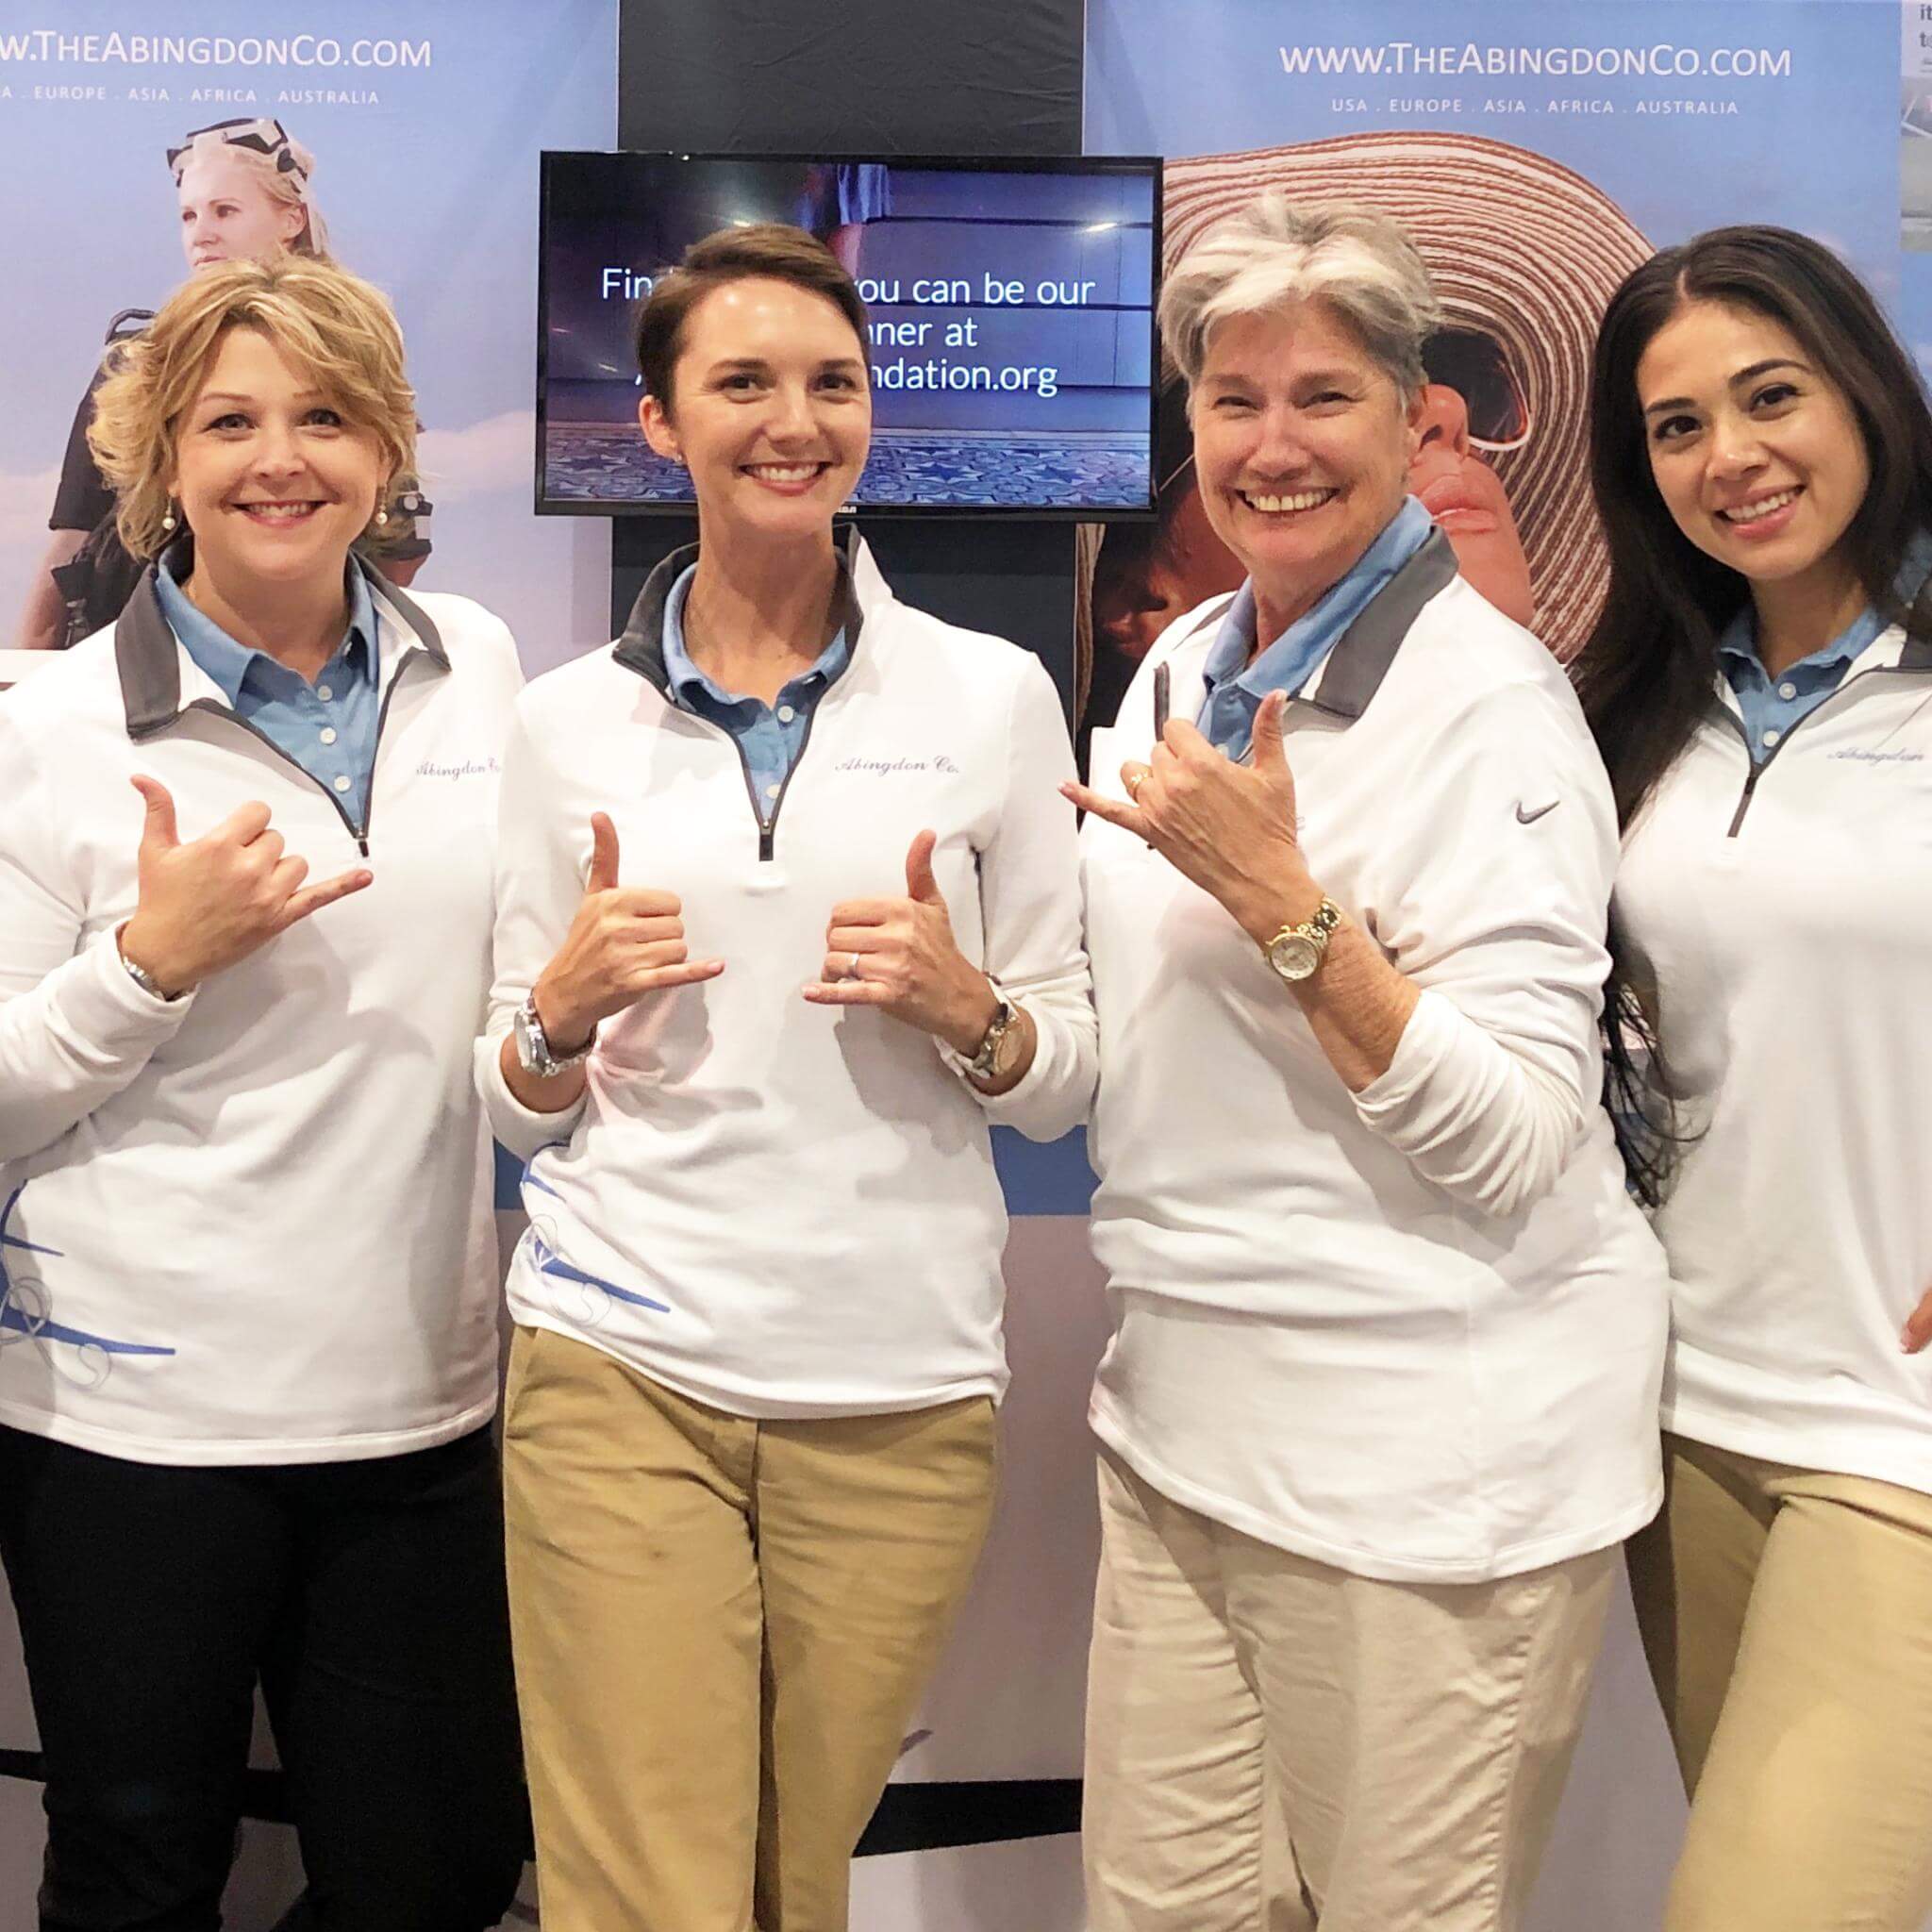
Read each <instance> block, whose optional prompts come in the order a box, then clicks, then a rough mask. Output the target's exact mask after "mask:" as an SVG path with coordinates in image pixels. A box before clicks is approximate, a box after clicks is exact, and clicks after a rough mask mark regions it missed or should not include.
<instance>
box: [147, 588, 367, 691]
mask: <svg viewBox="0 0 1932 1932" xmlns="http://www.w3.org/2000/svg"><path fill="white" fill-rule="evenodd" d="M181 591H182V594H183V595H184V596H185V597H186V598H187V599H188V601H189V602H190V603H191V604H192V605H193V606H194V608H196V609H197V610H199V611H200V612H201V614H202V615H203V616H204V617H206V618H208V620H209V621H210V622H211V623H214V624H217V625H220V626H221V627H222V629H223V630H225V632H226V633H227V634H228V635H229V636H230V637H231V638H233V639H234V640H235V641H236V642H237V643H238V644H240V645H242V647H243V649H245V650H251V651H259V652H261V653H262V654H263V656H264V657H269V658H274V659H275V662H276V663H277V664H282V665H286V666H287V667H288V669H289V670H291V671H292V672H294V673H295V674H296V675H298V676H300V677H306V678H307V679H308V682H309V683H310V684H313V683H314V682H315V680H316V679H317V678H318V677H319V676H321V675H322V670H323V666H324V665H325V664H326V663H327V662H328V661H329V659H330V658H333V657H334V656H335V654H336V652H337V651H338V650H339V649H341V642H342V638H343V635H344V634H345V633H346V632H347V630H348V628H349V598H348V592H347V591H346V590H345V589H344V587H343V572H342V566H341V563H338V564H337V565H336V566H335V569H334V571H333V573H332V574H327V575H317V576H314V577H311V578H305V579H302V580H299V581H297V582H294V583H283V582H279V581H277V582H264V581H263V580H262V579H260V578H238V577H236V576H234V575H232V574H228V575H225V574H224V573H223V572H222V571H220V570H219V569H218V568H216V567H213V566H211V565H210V564H209V563H208V561H207V560H206V559H205V558H199V557H197V558H196V559H195V563H194V570H193V573H192V575H190V577H189V578H188V580H187V582H186V583H184V584H183V585H182V586H181Z"/></svg>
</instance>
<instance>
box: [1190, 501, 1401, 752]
mask: <svg viewBox="0 0 1932 1932" xmlns="http://www.w3.org/2000/svg"><path fill="white" fill-rule="evenodd" d="M1434 528H1435V525H1434V523H1433V522H1432V521H1431V519H1430V516H1429V513H1428V511H1427V510H1425V509H1424V508H1423V507H1422V505H1421V504H1420V503H1418V502H1417V501H1416V499H1415V498H1414V497H1412V496H1406V497H1404V498H1403V500H1402V508H1400V509H1398V510H1397V511H1396V512H1395V514H1394V515H1393V516H1392V517H1391V518H1390V519H1389V521H1388V523H1387V524H1385V525H1383V527H1382V534H1381V535H1380V536H1379V537H1377V538H1376V539H1375V541H1374V542H1373V543H1371V544H1370V545H1369V547H1368V548H1367V549H1366V550H1365V551H1363V552H1362V554H1361V557H1360V558H1358V559H1357V563H1356V566H1355V568H1354V569H1353V570H1351V571H1350V572H1349V573H1348V575H1346V576H1344V577H1343V578H1341V581H1340V582H1339V583H1336V584H1333V585H1331V586H1330V587H1329V589H1328V590H1327V591H1324V593H1323V595H1322V596H1321V597H1320V598H1318V599H1317V600H1316V603H1315V605H1314V608H1312V609H1310V610H1307V611H1305V612H1303V614H1302V615H1301V616H1300V617H1298V618H1296V619H1295V621H1294V622H1293V623H1292V624H1291V625H1289V627H1288V628H1287V629H1286V630H1285V631H1283V632H1282V633H1281V635H1280V636H1279V637H1278V638H1276V639H1275V640H1274V642H1273V643H1271V644H1270V645H1269V646H1268V647H1267V649H1266V650H1264V651H1260V652H1258V653H1257V652H1256V651H1255V586H1254V584H1253V582H1252V581H1250V582H1248V583H1245V584H1243V585H1242V586H1241V589H1240V591H1237V592H1236V593H1235V600H1234V602H1233V604H1231V605H1230V606H1229V607H1228V611H1227V615H1226V616H1225V617H1224V618H1223V619H1222V620H1221V628H1220V630H1218V631H1217V632H1216V633H1215V637H1214V641H1213V643H1212V644H1210V645H1209V646H1208V661H1207V663H1206V665H1205V666H1204V667H1203V675H1204V677H1205V678H1206V680H1207V685H1208V695H1207V697H1206V699H1205V700H1204V701H1203V703H1202V706H1201V714H1200V717H1199V718H1198V719H1197V720H1196V722H1197V723H1198V724H1199V725H1200V727H1201V730H1202V733H1203V735H1204V736H1205V737H1207V738H1208V740H1209V741H1210V742H1212V743H1214V744H1217V745H1219V746H1220V748H1221V749H1222V750H1223V751H1224V752H1225V753H1226V754H1227V756H1228V757H1229V758H1245V757H1246V756H1247V752H1248V735H1249V733H1250V732H1251V731H1252V730H1253V729H1254V726H1255V713H1256V712H1257V711H1258V710H1259V709H1260V708H1261V700H1262V699H1263V698H1264V697H1266V696H1267V695H1268V693H1269V692H1270V691H1287V692H1288V693H1289V695H1290V696H1293V694H1294V693H1295V692H1296V691H1300V690H1301V688H1302V686H1303V685H1305V684H1306V683H1307V681H1308V679H1309V678H1310V677H1312V676H1313V675H1315V672H1316V670H1317V668H1318V667H1319V666H1320V664H1321V662H1322V660H1323V658H1325V657H1327V655H1328V653H1329V652H1330V651H1331V650H1333V649H1334V648H1335V645H1336V644H1337V642H1338V641H1340V640H1341V634H1342V632H1343V631H1345V630H1346V629H1347V628H1348V627H1349V625H1352V624H1353V623H1354V622H1355V621H1356V619H1357V617H1359V616H1360V615H1361V614H1362V611H1363V610H1364V609H1365V608H1367V606H1368V603H1369V600H1370V599H1371V598H1372V597H1374V594H1375V592H1376V591H1379V590H1381V589H1382V588H1383V586H1384V585H1385V584H1387V583H1388V581H1389V579H1390V578H1391V577H1392V576H1393V575H1395V573H1396V572H1397V571H1399V570H1400V569H1401V568H1402V566H1403V565H1404V564H1405V563H1407V561H1408V559H1409V558H1411V557H1413V556H1414V555H1415V554H1416V552H1417V551H1418V550H1420V549H1421V548H1422V547H1423V545H1424V543H1426V542H1427V541H1429V532H1430V531H1431V530H1433V529H1434ZM1251 655H1252V656H1253V657H1254V662H1253V663H1252V664H1251V663H1249V662H1248V659H1249V657H1250V656H1251Z"/></svg>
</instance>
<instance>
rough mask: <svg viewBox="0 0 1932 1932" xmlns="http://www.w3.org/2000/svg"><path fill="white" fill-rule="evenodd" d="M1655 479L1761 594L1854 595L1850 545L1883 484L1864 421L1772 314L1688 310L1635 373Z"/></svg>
mask: <svg viewBox="0 0 1932 1932" xmlns="http://www.w3.org/2000/svg"><path fill="white" fill-rule="evenodd" d="M1637 397H1638V406H1639V407H1640V408H1641V409H1642V411H1643V419H1644V437H1645V441H1646V444H1647V446H1648V448H1649V451H1650V470H1651V475H1653V476H1654V477H1655V478H1656V479H1657V493H1658V494H1659V495H1660V496H1661V497H1662V498H1663V500H1664V506H1665V508H1667V509H1669V511H1670V513H1671V516H1672V518H1673V520H1674V522H1675V524H1676V525H1677V527H1678V528H1679V529H1680V530H1682V531H1683V533H1684V535H1685V536H1686V537H1688V538H1689V539H1690V540H1691V542H1692V543H1694V544H1695V545H1696V546H1697V548H1698V549H1700V550H1701V551H1703V552H1704V553H1705V555H1706V556H1707V557H1713V558H1716V559H1717V560H1718V562H1720V563H1723V564H1728V565H1729V566H1730V568H1731V569H1732V570H1735V571H1737V572H1739V573H1740V574H1741V575H1743V576H1745V577H1748V578H1749V579H1750V580H1751V583H1752V586H1753V589H1754V591H1757V590H1758V589H1759V588H1761V587H1771V586H1777V587H1781V588H1782V589H1783V590H1785V591H1790V590H1793V589H1816V590H1819V591H1822V592H1824V594H1826V595H1827V596H1830V597H1833V598H1836V597H1838V596H1840V595H1849V594H1851V593H1852V591H1854V590H1855V588H1856V578H1855V574H1854V572H1853V571H1852V570H1851V568H1850V566H1849V565H1848V563H1847V561H1846V558H1845V554H1844V536H1845V532H1846V530H1847V529H1848V528H1849V527H1850V525H1851V523H1852V519H1853V518H1854V517H1856V516H1857V513H1858V508H1859V506H1860V505H1861V504H1862V503H1863V502H1864V500H1865V492H1866V491H1867V489H1868V488H1869V487H1870V485H1871V481H1872V465H1871V459H1870V458H1869V456H1868V455H1867V453H1866V449H1865V440H1864V438H1863V436H1862V435H1860V433H1859V429H1858V424H1857V418H1856V417H1855V416H1854V415H1853V413H1852V409H1851V406H1850V404H1849V403H1847V402H1846V400H1845V397H1844V393H1843V391H1840V389H1839V387H1838V386H1837V384H1836V383H1834V382H1832V381H1831V380H1830V378H1829V377H1828V376H1826V375H1824V372H1823V371H1822V370H1821V369H1819V368H1817V367H1816V365H1815V364H1814V363H1813V361H1812V360H1811V358H1810V357H1809V356H1808V355H1807V353H1806V351H1805V349H1804V347H1803V346H1802V345H1801V344H1800V343H1799V341H1798V340H1797V338H1796V337H1794V336H1793V335H1792V334H1791V333H1790V330H1789V329H1787V328H1785V327H1784V326H1783V325H1781V324H1779V323H1776V322H1774V321H1772V320H1771V318H1770V317H1769V316H1765V315H1760V314H1757V312H1756V311H1754V310H1752V309H1748V308H1732V307H1729V306H1728V305H1725V304H1723V303H1718V302H1689V303H1686V304H1685V305H1684V307H1683V308H1680V309H1679V310H1678V311H1677V313H1676V314H1675V315H1674V316H1673V317H1672V318H1671V320H1670V321H1669V322H1667V323H1666V324H1665V325H1663V327H1662V328H1660V329H1658V330H1657V334H1656V335H1655V336H1653V337H1652V338H1651V340H1650V344H1649V346H1648V347H1647V348H1646V349H1645V350H1644V352H1643V355H1642V358H1641V360H1640V361H1639V362H1638V365H1637Z"/></svg>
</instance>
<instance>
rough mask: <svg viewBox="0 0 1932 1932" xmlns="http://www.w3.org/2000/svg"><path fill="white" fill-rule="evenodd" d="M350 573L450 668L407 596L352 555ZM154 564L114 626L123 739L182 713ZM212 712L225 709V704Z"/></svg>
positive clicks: (176, 661) (177, 652) (171, 637)
mask: <svg viewBox="0 0 1932 1932" xmlns="http://www.w3.org/2000/svg"><path fill="white" fill-rule="evenodd" d="M349 565H350V568H351V569H352V570H359V571H360V572H361V573H362V575H363V577H364V579H365V580H366V581H367V583H368V585H369V594H370V596H371V597H372V598H373V599H374V600H375V603H376V604H377V605H378V606H380V605H383V604H387V605H389V607H390V608H391V609H392V610H394V611H395V613H396V614H397V616H399V617H400V618H401V619H402V620H403V622H404V623H405V624H407V625H408V626H409V628H410V629H411V630H412V631H414V632H415V634H416V641H417V642H418V643H419V644H420V645H421V646H422V647H423V649H424V650H425V651H426V652H427V653H428V654H429V656H430V657H431V658H434V659H435V660H436V662H437V664H438V665H439V666H441V669H443V670H444V671H447V670H448V669H449V653H448V652H447V651H445V650H444V649H443V646H442V636H441V632H439V631H438V629H437V628H436V625H434V624H433V623H431V621H430V619H429V614H428V612H426V611H425V609H424V608H423V607H422V606H421V605H420V604H418V603H416V602H415V601H414V599H412V598H409V597H406V596H404V594H403V593H402V591H399V590H397V588H396V587H395V585H393V584H392V583H391V582H390V580H389V579H388V578H387V577H386V576H384V575H382V573H381V572H380V571H378V570H376V569H375V568H374V567H373V566H372V565H371V564H369V563H368V562H367V561H366V560H365V559H363V558H358V557H352V558H350V559H349ZM154 574H155V566H154V565H153V564H150V565H149V566H148V567H147V569H146V570H145V571H143V572H142V578H141V581H140V582H139V583H138V584H136V585H135V587H134V594H133V596H131V597H130V598H129V599H128V600H127V608H126V609H125V610H124V611H122V613H121V615H120V617H119V619H118V620H117V621H116V623H115V625H114V661H115V664H116V666H117V667H118V669H119V671H120V675H121V702H122V704H123V705H124V706H125V709H126V712H127V735H128V737H129V738H132V739H136V740H140V739H143V738H152V737H153V736H154V735H155V733H156V732H158V731H163V730H165V729H166V728H167V727H168V726H169V725H170V724H173V723H174V722H175V719H176V718H178V717H179V716H180V715H181V711H182V705H181V646H180V645H179V644H178V643H177V642H176V641H175V633H174V631H173V630H172V629H171V628H170V626H169V624H168V620H167V619H166V617H164V616H163V615H162V614H161V605H160V599H159V598H158V597H157V596H156V595H155V585H154ZM215 708H216V709H220V710H225V709H226V707H225V706H217V707H215Z"/></svg>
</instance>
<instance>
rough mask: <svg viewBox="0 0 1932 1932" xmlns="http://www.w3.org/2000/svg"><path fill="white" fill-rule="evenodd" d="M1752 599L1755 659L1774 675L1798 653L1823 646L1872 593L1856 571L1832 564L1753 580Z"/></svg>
mask: <svg viewBox="0 0 1932 1932" xmlns="http://www.w3.org/2000/svg"><path fill="white" fill-rule="evenodd" d="M1751 601H1752V603H1753V605H1754V606H1755V607H1756V609H1757V658H1758V661H1759V662H1760V663H1761V664H1762V665H1763V666H1764V669H1765V674H1766V675H1767V676H1771V677H1777V676H1779V675H1782V674H1783V673H1784V672H1786V671H1788V670H1789V669H1790V667H1791V666H1792V665H1793V664H1795V663H1796V662H1797V661H1798V659H1799V658H1808V657H1809V656H1810V655H1811V653H1812V652H1813V651H1820V650H1823V649H1824V646H1825V645H1826V644H1828V643H1830V641H1832V639H1833V638H1835V637H1838V636H1839V635H1840V634H1841V633H1842V632H1843V631H1844V630H1845V629H1847V628H1848V627H1849V626H1850V625H1851V623H1852V621H1853V620H1854V619H1855V618H1856V617H1857V614H1858V613H1859V611H1861V610H1862V609H1864V608H1865V606H1866V605H1867V604H1868V603H1869V602H1870V601H1871V599H1870V597H1869V596H1868V595H1867V593H1866V591H1865V587H1864V586H1863V585H1862V584H1861V583H1859V582H1858V580H1857V577H1855V576H1853V575H1851V574H1850V573H1849V572H1848V571H1846V570H1844V569H1843V568H1842V567H1834V568H1833V569H1831V570H1829V571H1825V570H1824V569H1822V568H1821V569H1818V570H1810V571H1806V572H1803V573H1802V574H1800V575H1797V576H1794V577H1786V578H1784V579H1783V580H1781V581H1780V582H1777V583H1763V584H1753V585H1752V586H1751Z"/></svg>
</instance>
